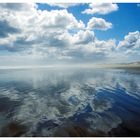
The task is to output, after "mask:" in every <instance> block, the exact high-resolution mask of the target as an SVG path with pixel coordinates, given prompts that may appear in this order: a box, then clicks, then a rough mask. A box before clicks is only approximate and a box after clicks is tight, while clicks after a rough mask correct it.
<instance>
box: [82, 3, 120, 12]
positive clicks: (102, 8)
mask: <svg viewBox="0 0 140 140" xmlns="http://www.w3.org/2000/svg"><path fill="white" fill-rule="evenodd" d="M117 10H118V6H117V4H113V3H91V4H89V9H86V10H84V11H83V12H82V13H83V14H102V15H105V14H108V13H111V12H113V11H117Z"/></svg>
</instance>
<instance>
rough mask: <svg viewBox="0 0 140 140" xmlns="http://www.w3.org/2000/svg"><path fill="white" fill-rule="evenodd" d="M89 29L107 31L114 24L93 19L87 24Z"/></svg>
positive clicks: (100, 19)
mask: <svg viewBox="0 0 140 140" xmlns="http://www.w3.org/2000/svg"><path fill="white" fill-rule="evenodd" d="M87 28H88V29H97V30H104V31H106V30H107V29H110V28H112V23H110V22H107V21H105V20H104V19H102V18H96V17H92V18H91V19H90V20H89V22H88V24H87Z"/></svg>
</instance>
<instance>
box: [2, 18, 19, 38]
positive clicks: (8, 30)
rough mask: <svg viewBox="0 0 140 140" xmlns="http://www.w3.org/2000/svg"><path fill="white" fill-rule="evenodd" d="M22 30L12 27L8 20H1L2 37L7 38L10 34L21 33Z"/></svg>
mask: <svg viewBox="0 0 140 140" xmlns="http://www.w3.org/2000/svg"><path fill="white" fill-rule="evenodd" d="M19 32H20V30H19V29H17V28H15V27H12V26H11V25H9V23H8V22H7V21H6V20H3V21H0V38H5V37H7V36H8V35H9V34H15V33H19Z"/></svg>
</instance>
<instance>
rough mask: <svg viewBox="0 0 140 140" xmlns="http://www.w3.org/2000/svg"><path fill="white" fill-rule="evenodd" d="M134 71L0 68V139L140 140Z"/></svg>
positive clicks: (139, 95) (139, 77)
mask: <svg viewBox="0 0 140 140" xmlns="http://www.w3.org/2000/svg"><path fill="white" fill-rule="evenodd" d="M139 81H140V73H139V72H135V71H127V70H119V69H117V70H115V69H106V70H105V69H88V68H82V69H78V68H77V69H76V68H75V69H74V68H71V69H70V68H69V69H68V68H67V69H65V70H64V69H63V70H62V69H61V68H57V69H55V68H44V69H19V70H16V69H13V70H10V69H9V70H0V135H1V136H140V82H139Z"/></svg>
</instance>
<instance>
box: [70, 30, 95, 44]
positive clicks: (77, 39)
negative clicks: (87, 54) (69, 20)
mask: <svg viewBox="0 0 140 140" xmlns="http://www.w3.org/2000/svg"><path fill="white" fill-rule="evenodd" d="M94 38H95V37H94V32H93V31H90V30H85V31H83V30H80V31H79V32H78V33H77V34H75V35H74V36H73V41H74V44H88V43H91V42H93V41H94Z"/></svg>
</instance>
